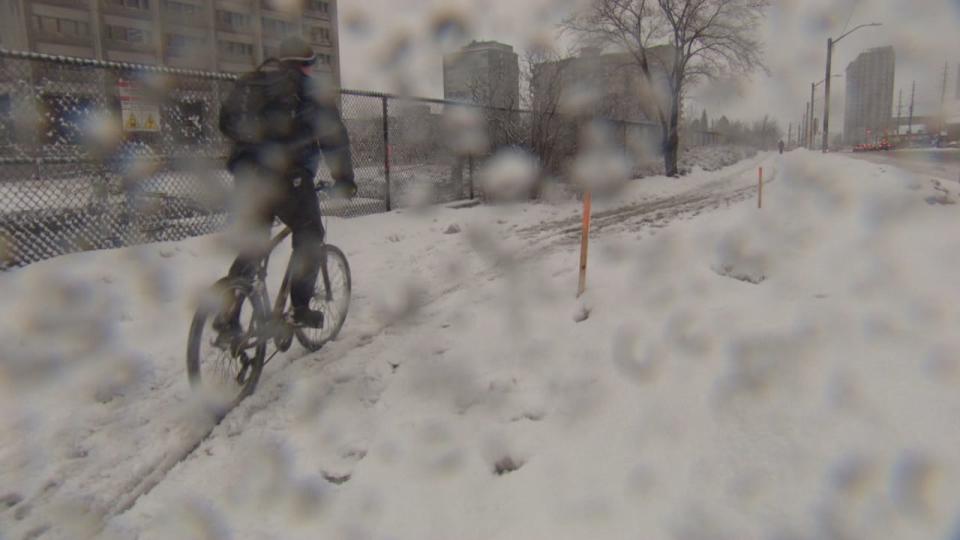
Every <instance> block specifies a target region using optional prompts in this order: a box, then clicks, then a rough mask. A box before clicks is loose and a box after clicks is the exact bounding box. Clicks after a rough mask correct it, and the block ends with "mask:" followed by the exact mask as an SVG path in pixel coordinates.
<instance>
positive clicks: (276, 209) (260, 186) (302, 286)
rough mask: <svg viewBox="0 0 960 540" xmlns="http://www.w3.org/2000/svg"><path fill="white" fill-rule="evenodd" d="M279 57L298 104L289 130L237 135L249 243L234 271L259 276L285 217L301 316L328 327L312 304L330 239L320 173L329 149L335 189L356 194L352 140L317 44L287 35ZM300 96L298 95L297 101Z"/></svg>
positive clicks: (231, 304) (242, 221) (278, 71)
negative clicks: (276, 223)
mask: <svg viewBox="0 0 960 540" xmlns="http://www.w3.org/2000/svg"><path fill="white" fill-rule="evenodd" d="M276 60H277V61H276V62H269V61H268V62H267V63H265V64H264V66H261V69H270V70H271V73H272V79H270V80H274V81H281V83H280V84H281V88H279V89H273V90H272V92H273V94H274V95H276V94H277V93H278V92H279V93H282V94H283V95H281V96H280V98H279V99H281V100H286V102H287V103H290V104H291V105H289V107H290V108H291V109H292V110H291V111H290V112H289V113H287V114H286V118H287V122H288V123H289V125H286V126H285V128H284V131H283V132H284V134H285V135H284V136H282V137H278V138H274V139H266V140H260V141H249V140H248V141H239V140H234V142H233V145H232V148H231V151H230V155H229V158H228V160H227V169H228V170H229V171H230V172H231V173H232V174H233V176H234V179H235V186H236V188H237V190H236V191H237V201H236V203H237V208H236V210H237V225H238V226H239V227H240V234H241V237H242V241H243V245H242V246H241V248H240V250H239V251H240V253H239V255H238V256H237V258H236V260H235V261H234V263H233V265H232V266H231V267H230V271H229V276H230V277H251V278H252V277H253V275H254V274H255V272H256V265H257V262H258V261H259V259H260V258H261V257H262V256H263V255H264V254H265V250H266V247H267V243H268V241H269V238H270V227H271V225H272V224H273V220H274V218H279V219H280V220H281V221H282V222H283V223H284V224H285V225H287V226H288V227H289V228H290V230H291V231H292V233H293V235H292V236H293V255H292V258H291V262H290V265H291V282H290V302H291V304H292V306H293V322H294V323H295V324H297V325H301V326H308V327H312V328H320V327H322V326H323V313H322V312H320V311H316V310H313V309H310V298H311V297H312V296H313V291H314V286H315V283H316V279H317V274H318V273H319V266H320V260H319V249H318V248H319V246H320V243H321V242H322V241H323V237H324V230H323V225H322V223H321V220H320V205H319V202H318V199H317V194H316V188H315V186H314V177H315V175H316V172H317V167H318V166H319V161H320V155H321V152H322V154H323V158H324V161H325V162H326V164H327V167H328V168H329V169H330V174H331V176H332V177H333V178H334V180H335V181H336V184H335V186H334V194H335V195H339V196H345V197H353V196H354V195H355V194H356V191H357V185H356V183H355V182H354V177H353V165H352V160H351V156H350V140H349V137H348V136H347V130H346V127H345V126H344V124H343V120H342V119H341V117H340V112H339V111H338V109H337V104H336V100H337V95H338V93H337V90H336V88H334V87H333V85H332V84H331V83H330V82H329V80H325V78H324V77H321V76H319V75H320V74H317V75H314V74H313V65H314V64H315V63H316V61H317V54H316V53H315V52H314V51H313V49H312V48H311V47H310V45H309V44H307V43H306V42H305V41H304V40H303V39H301V38H299V37H290V38H287V39H285V40H284V41H283V42H281V44H280V47H279V49H278V54H277V58H276ZM323 75H325V74H323ZM283 85H286V86H283ZM270 92H271V90H268V91H267V94H268V95H269V94H270ZM292 94H295V99H291V97H292V96H291V95H292ZM259 110H261V111H262V110H264V109H259ZM230 114H231V113H230V111H228V107H226V106H225V107H224V108H223V109H221V115H220V128H221V130H222V131H224V133H226V134H227V135H228V136H230V133H229V129H227V128H226V127H225V125H227V124H229V123H230V122H231V120H232V119H231V118H230ZM258 114H261V115H262V114H263V113H262V112H261V113H258ZM291 117H292V119H291ZM240 307H241V306H240V305H239V302H236V301H232V300H231V301H228V302H227V305H226V307H225V308H224V310H223V312H221V314H220V315H219V316H217V317H216V318H215V320H214V322H213V327H214V330H216V331H217V332H219V333H220V337H221V338H224V339H218V341H225V342H226V343H230V342H231V341H232V338H233V337H235V336H237V335H239V334H240V333H241V328H240V322H239V312H240Z"/></svg>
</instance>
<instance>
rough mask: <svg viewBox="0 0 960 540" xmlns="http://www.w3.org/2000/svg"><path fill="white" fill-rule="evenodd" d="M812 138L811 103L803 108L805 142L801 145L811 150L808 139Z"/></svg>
mask: <svg viewBox="0 0 960 540" xmlns="http://www.w3.org/2000/svg"><path fill="white" fill-rule="evenodd" d="M809 136H810V102H809V101H808V102H807V103H805V104H804V106H803V142H801V143H800V145H801V146H803V147H804V148H809V146H808V145H807V137H809Z"/></svg>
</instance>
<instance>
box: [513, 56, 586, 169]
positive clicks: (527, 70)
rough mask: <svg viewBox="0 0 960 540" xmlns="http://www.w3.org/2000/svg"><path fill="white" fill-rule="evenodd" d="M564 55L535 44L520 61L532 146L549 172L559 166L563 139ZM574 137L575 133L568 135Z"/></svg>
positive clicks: (523, 99) (543, 167) (522, 97)
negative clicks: (561, 104)
mask: <svg viewBox="0 0 960 540" xmlns="http://www.w3.org/2000/svg"><path fill="white" fill-rule="evenodd" d="M564 61H565V59H564V58H563V57H562V56H561V55H560V54H559V53H558V52H557V51H556V50H554V49H552V48H549V47H542V46H541V47H534V48H531V49H528V50H526V51H525V52H524V55H523V60H522V62H521V69H520V77H521V88H522V93H521V102H522V103H523V105H524V107H525V108H526V109H527V110H529V111H530V112H529V117H528V118H527V124H528V129H529V130H530V138H529V145H530V150H531V151H532V152H533V153H534V155H536V156H537V158H538V159H539V160H540V166H541V168H542V169H543V170H544V171H545V172H547V173H556V172H558V171H559V170H560V165H561V164H560V158H561V156H562V149H561V144H562V143H563V133H564V129H563V127H564V126H563V124H564V122H563V118H562V117H561V116H560V102H561V100H562V98H563V96H562V92H563V74H564V67H565V62H564ZM567 138H568V139H574V137H567Z"/></svg>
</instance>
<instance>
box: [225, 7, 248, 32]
mask: <svg viewBox="0 0 960 540" xmlns="http://www.w3.org/2000/svg"><path fill="white" fill-rule="evenodd" d="M217 22H218V23H220V25H221V26H223V27H224V28H227V29H230V30H233V31H242V30H247V29H249V28H250V16H249V15H244V14H243V13H237V12H235V11H226V10H223V9H218V10H217Z"/></svg>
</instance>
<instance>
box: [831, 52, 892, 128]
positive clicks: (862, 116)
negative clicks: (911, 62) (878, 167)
mask: <svg viewBox="0 0 960 540" xmlns="http://www.w3.org/2000/svg"><path fill="white" fill-rule="evenodd" d="M895 65H896V55H895V54H894V51H893V47H878V48H875V49H870V50H868V51H865V52H862V53H860V55H859V56H857V59H856V60H854V61H853V62H851V63H850V65H848V66H847V71H846V79H847V92H846V94H847V95H846V110H845V112H844V118H843V139H844V142H846V143H847V144H861V143H865V142H872V141H873V140H875V139H878V138H880V137H882V136H883V135H884V133H885V132H887V131H890V132H891V133H892V132H893V131H894V130H895V129H896V126H894V125H893V123H892V121H891V117H892V112H893V80H894V69H895Z"/></svg>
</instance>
